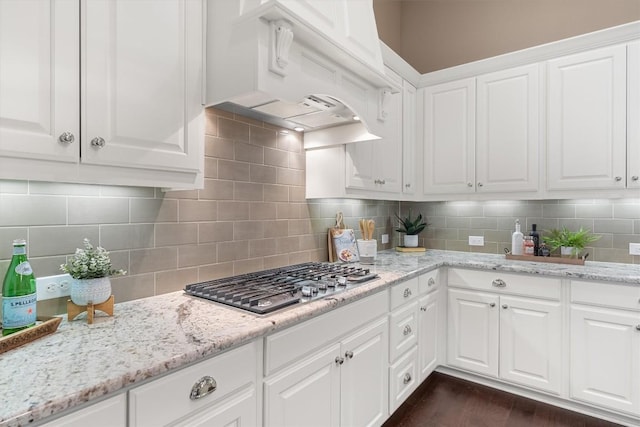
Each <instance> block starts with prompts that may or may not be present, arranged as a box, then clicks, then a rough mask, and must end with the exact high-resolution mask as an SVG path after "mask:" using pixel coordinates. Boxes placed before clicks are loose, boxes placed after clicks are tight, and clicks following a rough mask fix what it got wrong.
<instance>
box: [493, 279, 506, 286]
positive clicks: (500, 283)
mask: <svg viewBox="0 0 640 427" xmlns="http://www.w3.org/2000/svg"><path fill="white" fill-rule="evenodd" d="M491 284H492V285H493V286H495V287H497V288H504V287H505V286H507V283H506V282H505V281H504V280H502V279H496V280H494V281H493V282H491Z"/></svg>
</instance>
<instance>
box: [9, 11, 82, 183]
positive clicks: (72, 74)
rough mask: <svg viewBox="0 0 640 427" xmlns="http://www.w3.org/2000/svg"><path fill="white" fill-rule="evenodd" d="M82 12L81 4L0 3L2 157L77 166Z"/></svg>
mask: <svg viewBox="0 0 640 427" xmlns="http://www.w3.org/2000/svg"><path fill="white" fill-rule="evenodd" d="M79 13H80V12H79V4H78V2H77V1H69V0H54V1H36V2H26V1H22V0H7V1H5V0H3V1H2V2H0V64H2V65H1V66H0V156H2V157H18V158H27V159H43V160H55V161H62V162H72V163H77V162H78V160H79V159H78V154H79V152H80V150H79V144H80V114H79V100H80V87H79V85H78V81H79V68H80V59H79V47H78V46H79V33H78V28H79V25H80V23H79ZM65 133H68V134H67V136H64V137H63V138H62V140H61V139H59V138H60V137H61V136H63V135H64V134H65ZM6 161H7V162H10V161H11V160H10V159H9V160H6ZM25 178H26V177H25Z"/></svg>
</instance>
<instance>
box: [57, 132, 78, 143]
mask: <svg viewBox="0 0 640 427" xmlns="http://www.w3.org/2000/svg"><path fill="white" fill-rule="evenodd" d="M75 139H76V137H75V136H73V134H72V133H71V132H62V133H61V134H60V136H59V137H58V141H60V142H61V143H63V144H71V143H72V142H73V141H75Z"/></svg>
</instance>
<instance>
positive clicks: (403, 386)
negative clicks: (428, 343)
mask: <svg viewBox="0 0 640 427" xmlns="http://www.w3.org/2000/svg"><path fill="white" fill-rule="evenodd" d="M389 379H390V384H389V412H390V413H393V411H395V410H396V409H398V407H399V406H400V405H402V403H403V402H404V401H405V400H406V399H407V397H409V395H410V394H411V393H412V392H413V391H414V390H415V389H416V387H418V384H419V380H418V348H417V347H413V348H412V349H411V351H409V352H408V353H407V354H406V355H404V356H403V357H402V358H401V359H400V360H398V361H397V362H396V363H394V364H393V365H391V367H390V368H389Z"/></svg>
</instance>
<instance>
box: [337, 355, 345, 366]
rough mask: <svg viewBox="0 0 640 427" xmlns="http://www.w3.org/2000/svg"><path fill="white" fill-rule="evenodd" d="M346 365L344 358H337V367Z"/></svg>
mask: <svg viewBox="0 0 640 427" xmlns="http://www.w3.org/2000/svg"><path fill="white" fill-rule="evenodd" d="M343 363H344V357H340V356H336V365H342V364H343Z"/></svg>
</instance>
